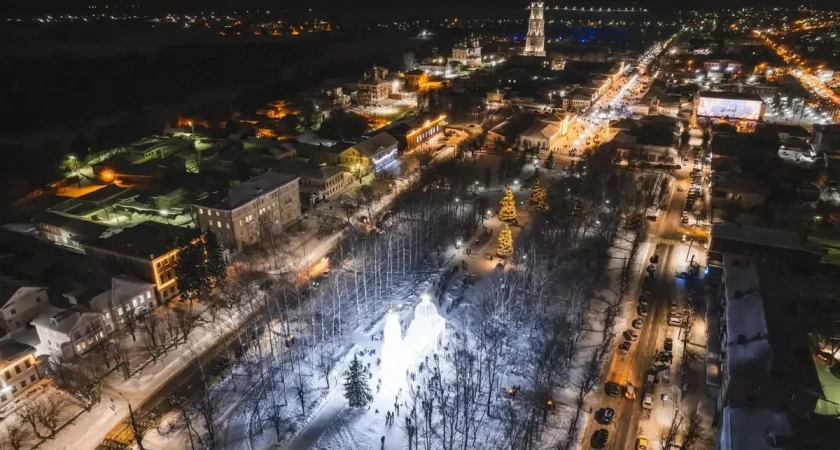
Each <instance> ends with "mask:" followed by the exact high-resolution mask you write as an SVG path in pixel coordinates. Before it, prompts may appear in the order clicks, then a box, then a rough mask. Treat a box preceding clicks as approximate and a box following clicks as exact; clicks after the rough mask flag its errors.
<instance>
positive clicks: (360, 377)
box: [344, 356, 373, 408]
mask: <svg viewBox="0 0 840 450" xmlns="http://www.w3.org/2000/svg"><path fill="white" fill-rule="evenodd" d="M344 398H346V399H347V403H348V404H349V405H350V407H351V408H363V407H365V406H367V404H368V403H370V402H371V401H372V400H373V395H371V393H370V386H368V376H367V374H366V373H365V369H364V366H362V362H361V361H359V358H358V357H357V356H353V361H351V362H350V368H349V369H347V374H345V375H344Z"/></svg>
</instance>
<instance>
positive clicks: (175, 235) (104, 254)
mask: <svg viewBox="0 0 840 450" xmlns="http://www.w3.org/2000/svg"><path fill="white" fill-rule="evenodd" d="M197 235H198V233H197V230H194V229H189V228H183V227H178V226H175V225H168V224H164V223H158V222H143V223H141V224H138V225H135V226H133V227H131V228H124V229H121V230H120V229H117V230H115V231H114V232H113V233H110V234H107V235H105V236H103V237H101V238H99V239H93V240H90V241H86V242H85V243H83V244H82V247H83V248H84V249H85V254H86V255H87V256H88V258H90V259H91V260H92V261H93V262H94V263H95V264H96V265H98V266H99V267H100V268H101V269H102V270H103V272H105V273H108V274H112V275H128V276H131V277H134V278H137V279H139V280H142V281H145V282H147V283H151V284H153V285H154V286H155V291H156V295H157V298H158V300H159V303H163V302H167V301H169V300H171V299H172V298H174V297H175V296H177V295H178V283H176V276H175V264H176V262H177V256H178V251H179V250H180V249H181V248H183V247H184V246H185V245H187V244H188V243H189V242H191V240H192V239H195V238H196V237H197Z"/></svg>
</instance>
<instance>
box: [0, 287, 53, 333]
mask: <svg viewBox="0 0 840 450" xmlns="http://www.w3.org/2000/svg"><path fill="white" fill-rule="evenodd" d="M47 303H48V302H47V288H46V287H43V286H38V285H35V284H30V283H26V282H24V281H21V280H17V279H11V278H2V279H0V305H2V306H0V327H2V330H0V331H2V334H7V333H8V334H11V333H14V332H15V331H18V330H20V329H23V328H26V326H27V325H29V322H30V321H31V320H32V319H33V318H35V316H37V315H38V314H40V313H41V311H43V310H44V309H45V308H46V307H47Z"/></svg>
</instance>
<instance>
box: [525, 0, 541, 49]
mask: <svg viewBox="0 0 840 450" xmlns="http://www.w3.org/2000/svg"><path fill="white" fill-rule="evenodd" d="M524 54H525V55H526V56H541V57H544V56H545V6H544V5H543V2H533V3H531V17H530V19H529V20H528V35H527V36H526V37H525V53H524Z"/></svg>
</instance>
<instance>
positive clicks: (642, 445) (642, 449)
mask: <svg viewBox="0 0 840 450" xmlns="http://www.w3.org/2000/svg"><path fill="white" fill-rule="evenodd" d="M636 450H648V439H647V438H646V437H644V436H639V437H638V438H636Z"/></svg>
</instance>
